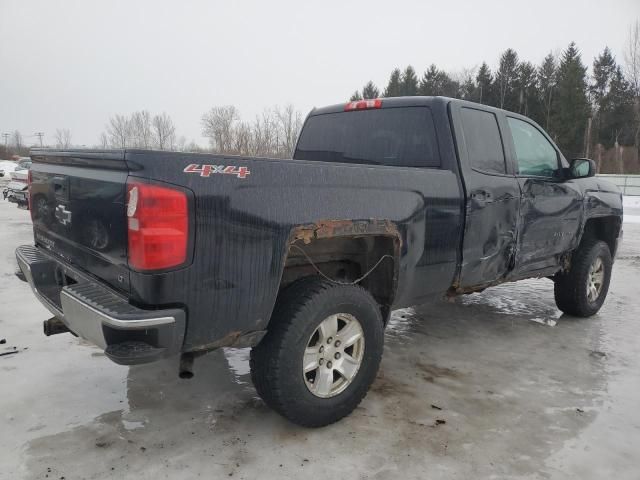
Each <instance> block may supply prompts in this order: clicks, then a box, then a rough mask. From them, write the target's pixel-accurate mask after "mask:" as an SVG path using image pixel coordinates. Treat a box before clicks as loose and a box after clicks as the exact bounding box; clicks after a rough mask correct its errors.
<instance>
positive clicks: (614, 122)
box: [598, 65, 635, 147]
mask: <svg viewBox="0 0 640 480" xmlns="http://www.w3.org/2000/svg"><path fill="white" fill-rule="evenodd" d="M601 105H602V106H601V108H602V110H601V111H600V112H599V114H600V115H599V117H600V121H599V138H598V140H599V141H600V143H602V144H603V145H605V146H606V147H612V146H614V145H633V143H634V133H635V132H634V129H633V120H634V109H633V107H634V95H633V89H632V88H631V86H630V85H629V82H627V81H626V80H625V78H624V74H623V73H622V69H621V68H620V66H617V65H616V67H615V70H614V71H613V72H612V74H611V80H610V82H609V88H608V91H607V93H606V94H605V96H604V97H603V99H602V102H601Z"/></svg>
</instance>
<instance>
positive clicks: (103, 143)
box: [100, 132, 109, 148]
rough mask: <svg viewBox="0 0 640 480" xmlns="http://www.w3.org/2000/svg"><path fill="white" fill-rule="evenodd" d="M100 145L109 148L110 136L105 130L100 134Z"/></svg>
mask: <svg viewBox="0 0 640 480" xmlns="http://www.w3.org/2000/svg"><path fill="white" fill-rule="evenodd" d="M100 147H102V148H109V137H108V136H107V134H106V133H104V132H102V133H101V134H100Z"/></svg>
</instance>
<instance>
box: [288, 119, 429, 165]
mask: <svg viewBox="0 0 640 480" xmlns="http://www.w3.org/2000/svg"><path fill="white" fill-rule="evenodd" d="M293 158H294V159H296V160H315V161H321V162H343V163H364V164H374V165H393V166H404V167H439V166H440V154H439V151H438V143H437V140H436V132H435V127H434V124H433V117H432V115H431V110H430V109H429V108H428V107H404V108H381V109H371V110H360V111H352V112H340V113H327V114H323V115H315V116H311V117H309V118H308V120H307V122H306V123H305V125H304V128H303V129H302V133H301V135H300V140H299V141H298V147H297V149H296V152H295V154H294V156H293Z"/></svg>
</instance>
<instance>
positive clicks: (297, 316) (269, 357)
mask: <svg viewBox="0 0 640 480" xmlns="http://www.w3.org/2000/svg"><path fill="white" fill-rule="evenodd" d="M382 349H383V320H382V316H381V314H380V309H379V307H378V305H377V303H376V302H375V300H374V299H373V298H372V297H371V295H370V294H369V293H368V292H367V291H366V290H365V289H363V288H362V287H359V286H356V285H336V284H333V283H331V282H328V281H325V280H322V279H320V278H317V277H310V278H304V279H302V280H299V281H298V282H296V283H294V284H293V285H291V286H290V287H288V288H287V289H286V290H285V291H284V292H283V293H282V294H281V295H280V297H279V298H278V301H277V304H276V308H275V310H274V314H273V316H272V319H271V323H270V325H269V332H268V333H267V335H266V336H265V338H264V339H263V340H262V342H260V344H259V345H258V346H257V347H255V348H253V350H252V351H251V376H252V380H253V383H254V385H255V387H256V390H257V391H258V394H259V395H260V396H261V397H262V398H263V400H264V401H265V403H267V404H268V405H269V406H271V407H272V408H273V409H274V410H276V411H277V412H278V413H280V414H281V415H283V416H284V417H286V418H288V419H289V420H291V421H292V422H294V423H297V424H299V425H303V426H307V427H321V426H324V425H328V424H330V423H333V422H336V421H338V420H340V419H341V418H343V417H344V416H346V415H348V414H349V413H351V412H352V411H353V410H354V409H355V408H356V407H357V406H358V404H359V403H360V401H361V400H362V399H363V398H364V396H365V395H366V393H367V391H368V389H369V387H370V385H371V383H373V380H374V379H375V376H376V373H377V371H378V366H379V364H380V360H381V358H382Z"/></svg>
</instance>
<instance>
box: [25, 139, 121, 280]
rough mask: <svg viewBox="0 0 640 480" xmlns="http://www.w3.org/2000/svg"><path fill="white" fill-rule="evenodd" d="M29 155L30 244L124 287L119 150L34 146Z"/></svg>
mask: <svg viewBox="0 0 640 480" xmlns="http://www.w3.org/2000/svg"><path fill="white" fill-rule="evenodd" d="M32 160H33V165H32V168H31V186H30V191H31V217H32V218H33V228H34V235H35V241H36V244H37V245H38V246H40V247H43V248H46V249H47V250H48V251H49V252H51V253H52V254H54V255H56V256H58V257H60V258H62V259H63V260H64V261H65V262H67V263H69V264H72V265H74V266H76V267H78V268H80V269H82V270H84V271H86V272H88V273H90V274H93V275H95V276H96V277H98V278H100V279H102V280H104V281H106V282H107V283H109V284H110V285H111V286H112V287H114V288H116V289H118V290H121V291H123V292H128V291H129V269H128V267H127V223H126V211H125V209H126V207H125V190H126V181H127V175H128V170H127V165H126V163H125V161H124V152H121V151H87V150H83V151H78V152H74V151H65V152H52V151H47V152H43V153H42V154H39V153H38V152H37V151H35V152H34V153H33V154H32Z"/></svg>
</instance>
